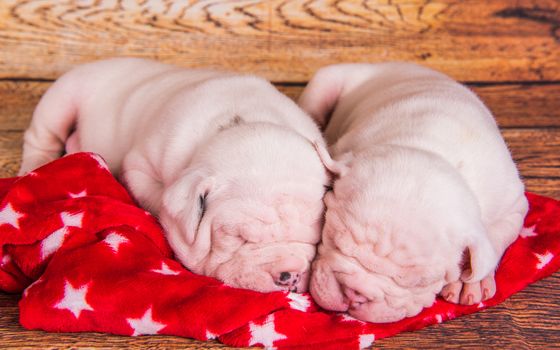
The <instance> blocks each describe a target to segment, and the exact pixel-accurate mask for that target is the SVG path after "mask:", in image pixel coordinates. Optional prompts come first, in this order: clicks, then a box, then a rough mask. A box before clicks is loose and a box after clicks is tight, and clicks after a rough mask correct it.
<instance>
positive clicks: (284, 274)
mask: <svg viewBox="0 0 560 350" xmlns="http://www.w3.org/2000/svg"><path fill="white" fill-rule="evenodd" d="M290 277H292V274H291V273H289V272H282V273H281V274H280V281H282V282H286V281H288V280H289V279H290Z"/></svg>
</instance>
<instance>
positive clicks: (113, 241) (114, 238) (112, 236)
mask: <svg viewBox="0 0 560 350" xmlns="http://www.w3.org/2000/svg"><path fill="white" fill-rule="evenodd" d="M103 242H105V243H107V245H108V246H109V247H111V249H112V250H113V252H114V253H118V252H119V246H120V245H121V244H123V243H127V242H128V238H126V237H123V236H121V235H119V234H118V233H114V232H113V233H109V234H108V235H107V237H105V239H104V240H103Z"/></svg>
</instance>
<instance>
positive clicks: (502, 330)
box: [0, 272, 560, 350]
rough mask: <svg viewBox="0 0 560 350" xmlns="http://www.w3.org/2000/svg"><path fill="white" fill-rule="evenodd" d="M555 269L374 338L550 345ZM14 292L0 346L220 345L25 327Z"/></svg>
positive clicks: (0, 300) (5, 299) (558, 280)
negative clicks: (451, 315) (499, 298)
mask: <svg viewBox="0 0 560 350" xmlns="http://www.w3.org/2000/svg"><path fill="white" fill-rule="evenodd" d="M558 286H560V272H557V273H555V274H554V275H552V276H550V277H548V278H546V279H544V280H541V281H538V282H536V283H534V284H532V285H530V286H528V287H527V288H526V289H524V290H523V291H521V292H519V293H517V294H515V295H513V296H512V297H511V298H510V299H508V300H506V301H505V302H504V303H502V304H500V305H498V306H496V307H494V308H491V309H488V310H485V311H482V312H479V313H475V314H472V315H468V316H464V317H460V318H457V319H455V320H452V321H447V322H445V323H443V324H437V325H432V326H429V327H427V328H424V329H422V330H419V331H415V332H405V333H400V334H398V335H396V336H394V337H391V338H387V339H381V340H379V341H377V342H375V344H374V347H375V348H382V349H436V348H442V347H444V346H445V348H449V349H481V348H484V349H488V348H502V349H515V350H519V349H553V348H558V344H560V331H559V326H558V325H559V324H560V312H558V310H559V309H560V288H558ZM18 300H19V296H17V295H8V294H3V293H2V292H0V346H1V347H2V349H15V348H18V349H19V348H22V347H25V348H45V347H46V346H50V347H54V348H60V347H65V348H69V347H72V348H84V347H87V348H98V347H99V348H101V347H102V348H111V349H114V348H121V349H122V348H150V349H166V348H183V349H223V348H228V349H230V348H229V347H226V346H224V345H222V344H220V343H217V342H214V341H210V342H200V341H197V340H192V339H185V338H180V337H173V336H143V337H122V336H115V335H108V334H101V333H47V332H42V331H29V330H26V329H24V328H22V327H21V326H20V325H19V323H18V317H19V316H18V309H17V301H18Z"/></svg>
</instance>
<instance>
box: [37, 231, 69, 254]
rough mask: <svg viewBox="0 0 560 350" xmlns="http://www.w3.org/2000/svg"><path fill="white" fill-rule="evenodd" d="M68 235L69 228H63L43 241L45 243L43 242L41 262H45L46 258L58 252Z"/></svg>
mask: <svg viewBox="0 0 560 350" xmlns="http://www.w3.org/2000/svg"><path fill="white" fill-rule="evenodd" d="M67 234H68V228H66V227H61V228H59V229H58V230H56V231H54V232H53V233H51V234H50V235H49V236H48V237H47V238H45V239H43V242H41V260H45V258H46V257H48V256H49V255H51V254H52V253H54V252H56V251H57V250H58V248H60V247H61V246H62V243H63V242H64V239H65V238H66V235H67Z"/></svg>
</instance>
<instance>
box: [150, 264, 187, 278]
mask: <svg viewBox="0 0 560 350" xmlns="http://www.w3.org/2000/svg"><path fill="white" fill-rule="evenodd" d="M152 272H157V273H161V274H162V275H170V276H175V275H178V274H180V272H179V271H175V270H171V269H170V268H169V266H167V264H166V263H165V262H164V261H162V262H161V269H152Z"/></svg>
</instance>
